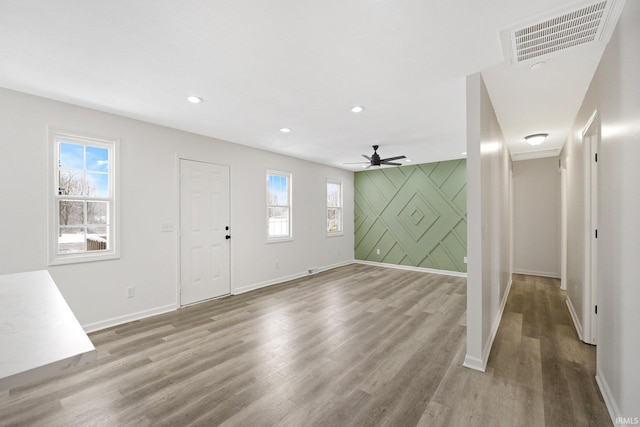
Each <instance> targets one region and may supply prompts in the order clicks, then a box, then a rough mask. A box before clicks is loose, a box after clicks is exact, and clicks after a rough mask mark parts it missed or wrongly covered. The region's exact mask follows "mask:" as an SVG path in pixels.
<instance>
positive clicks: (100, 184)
mask: <svg viewBox="0 0 640 427" xmlns="http://www.w3.org/2000/svg"><path fill="white" fill-rule="evenodd" d="M60 168H61V169H75V170H79V171H81V172H79V173H80V174H81V175H82V176H84V179H85V181H84V182H86V188H87V189H88V193H89V194H87V195H91V196H97V197H108V196H109V174H108V172H109V150H108V149H107V148H102V147H94V146H90V145H83V144H73V143H69V142H61V143H60ZM73 175H75V176H78V174H77V173H74V174H73Z"/></svg>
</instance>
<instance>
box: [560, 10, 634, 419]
mask: <svg viewBox="0 0 640 427" xmlns="http://www.w3.org/2000/svg"><path fill="white" fill-rule="evenodd" d="M639 22H640V2H637V1H628V2H626V5H625V8H624V11H623V13H622V16H621V17H620V20H619V21H618V26H617V28H616V30H615V32H614V35H613V37H612V39H611V41H610V42H609V45H608V46H607V49H606V50H605V53H604V55H603V57H602V60H601V62H600V65H599V67H598V70H597V71H596V74H595V76H594V79H593V81H592V83H591V86H590V88H589V90H588V92H587V95H586V97H585V100H584V102H583V104H582V107H581V109H580V112H579V113H578V115H577V118H576V121H575V123H574V125H573V132H572V134H571V137H570V138H569V140H568V141H567V144H566V146H565V149H564V152H563V155H564V156H566V157H567V161H568V164H567V173H568V178H569V180H570V181H569V182H570V185H571V187H570V188H569V196H570V197H571V198H572V200H569V209H570V210H569V214H570V216H569V223H570V224H571V225H570V227H569V232H572V228H576V229H578V230H579V229H580V227H583V224H584V223H583V218H581V216H580V209H579V206H578V209H576V208H574V207H572V204H573V203H576V204H579V203H580V202H581V201H582V200H583V199H582V197H583V192H582V191H581V187H580V185H579V184H580V180H581V179H582V177H583V170H582V169H581V162H580V161H579V157H580V155H581V150H582V147H581V140H580V138H579V134H580V133H581V132H582V130H583V129H584V127H585V126H586V124H587V120H588V119H589V117H590V115H591V114H592V113H593V112H594V111H596V110H597V111H598V114H599V116H600V122H601V129H602V131H601V133H602V139H601V145H600V149H599V155H598V169H599V171H598V173H599V188H598V193H599V200H598V265H597V268H598V284H599V285H598V321H597V340H598V346H597V380H598V384H599V385H600V390H601V391H602V394H603V396H604V398H605V402H606V403H607V406H608V408H609V410H610V413H611V416H612V418H613V419H614V422H615V418H616V417H619V416H620V417H640V398H639V397H638V396H640V368H639V367H638V361H640V338H639V334H638V325H640V309H639V308H640V286H639V285H638V283H639V281H640V261H639V260H640V243H639V242H640V222H639V221H638V218H639V215H638V213H639V212H640V197H639V194H640V192H639V190H638V183H639V182H640V167H639V165H638V162H639V161H640V80H639V77H638V76H640V50H638V46H640V25H638V23H639ZM574 222H577V224H575V223H574ZM572 223H573V224H572ZM576 232H577V231H573V234H574V239H572V240H571V239H570V241H569V247H568V251H569V260H571V259H572V258H574V261H573V264H574V265H573V272H572V275H573V283H572V281H571V278H570V279H569V288H568V291H569V296H570V297H571V298H572V301H574V303H577V302H578V301H580V299H579V297H580V294H579V292H580V289H579V286H578V289H574V285H575V284H576V283H577V284H578V285H579V279H580V277H578V276H579V273H580V271H579V270H580V268H578V267H583V264H581V263H580V262H579V259H577V260H576V259H575V258H576V253H577V255H578V257H579V255H580V254H582V253H584V247H583V246H584V241H581V239H579V238H575V237H576V236H575V234H576ZM575 264H578V266H576V265H575ZM570 269H571V267H570ZM576 311H577V312H578V313H580V311H581V310H579V309H577V310H576ZM636 419H637V418H636Z"/></svg>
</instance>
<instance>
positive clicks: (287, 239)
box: [265, 237, 293, 244]
mask: <svg viewBox="0 0 640 427" xmlns="http://www.w3.org/2000/svg"><path fill="white" fill-rule="evenodd" d="M283 242H293V237H283V238H281V239H267V241H266V242H265V243H267V244H270V243H283Z"/></svg>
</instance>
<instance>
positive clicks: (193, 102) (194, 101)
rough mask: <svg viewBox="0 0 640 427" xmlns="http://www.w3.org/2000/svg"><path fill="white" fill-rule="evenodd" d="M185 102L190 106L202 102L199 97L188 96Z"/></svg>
mask: <svg viewBox="0 0 640 427" xmlns="http://www.w3.org/2000/svg"><path fill="white" fill-rule="evenodd" d="M187 101H189V102H190V103H192V104H200V103H201V102H202V98H200V97H199V96H193V95H192V96H190V97H188V98H187Z"/></svg>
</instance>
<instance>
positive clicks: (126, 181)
mask: <svg viewBox="0 0 640 427" xmlns="http://www.w3.org/2000/svg"><path fill="white" fill-rule="evenodd" d="M0 124H1V129H2V138H3V140H2V142H1V143H0V159H2V167H1V168H0V181H1V182H2V183H3V184H2V186H0V195H1V196H2V200H3V202H2V209H0V236H1V240H0V274H8V273H16V272H21V271H30V270H43V269H48V270H49V272H50V273H51V276H52V277H53V278H54V280H55V281H56V284H57V285H58V287H59V288H60V291H61V292H62V294H63V295H64V297H65V299H66V300H67V302H68V303H69V305H70V307H71V309H72V310H73V312H74V313H75V314H76V317H77V318H78V320H79V321H80V323H81V324H82V325H84V326H85V328H87V329H90V330H95V329H99V328H101V327H106V326H109V325H112V324H117V323H122V322H124V321H128V320H132V319H135V318H140V317H144V316H147V315H151V314H155V313H158V312H162V311H169V310H172V309H175V308H176V307H177V306H178V304H179V301H178V287H179V285H178V259H179V253H178V248H179V246H178V238H177V234H178V233H177V229H178V224H179V221H178V218H179V209H178V175H177V166H178V158H180V157H182V158H186V159H192V160H200V161H206V162H211V163H218V164H223V165H228V166H230V171H231V207H230V210H231V224H230V227H231V233H232V240H231V291H232V293H237V292H242V291H246V290H249V289H252V288H256V287H261V286H265V285H268V284H271V283H275V282H278V281H281V280H285V279H288V278H292V277H297V276H300V275H304V274H307V272H308V269H310V268H320V269H321V268H326V267H331V266H336V265H341V264H346V263H349V262H352V261H353V172H350V171H345V170H341V169H337V168H332V167H329V166H324V165H320V164H317V163H312V162H308V161H304V160H299V159H295V158H292V157H288V156H283V155H279V154H274V153H270V152H267V151H262V150H257V149H253V148H249V147H245V146H241V145H238V144H232V143H229V142H225V141H220V140H216V139H213V138H208V137H204V136H199V135H195V134H191V133H187V132H182V131H178V130H175V129H170V128H167V127H163V126H159V125H154V124H150V123H145V122H141V121H137V120H133V119H128V118H124V117H121V116H117V115H113V114H108V113H104V112H99V111H95V110H91V109H88V108H83V107H79V106H75V105H71V104H67V103H62V102H57V101H53V100H50V99H45V98H40V97H36V96H32V95H27V94H24V93H20V92H15V91H10V90H6V89H1V88H0ZM48 126H53V127H55V128H57V129H61V130H67V131H75V132H79V133H80V134H88V135H91V136H96V137H101V136H102V137H105V138H119V139H120V143H119V151H120V159H119V161H120V164H119V165H118V166H119V179H120V200H119V201H120V206H121V211H120V213H121V216H120V223H121V233H120V234H121V238H120V241H121V246H120V255H121V256H120V259H117V260H110V261H100V262H90V263H81V264H70V265H58V266H48V265H47V260H48V257H47V237H48V234H47V233H48V230H47V225H48V219H47V211H48V208H49V207H48V206H47V203H48V194H47V190H48V188H49V176H48V175H47V173H48V172H47V171H48V170H49V168H48ZM267 169H275V170H282V171H287V172H291V173H292V174H293V183H294V185H293V202H292V209H293V240H292V241H287V242H281V243H267V236H266V233H267V231H266V230H267V228H266V224H267V221H266V217H265V215H266V207H265V203H266V184H265V182H266V181H265V174H266V170H267ZM327 178H330V179H335V180H340V181H342V183H343V191H344V194H343V198H344V206H343V213H344V221H343V224H344V235H343V236H335V237H334V236H332V237H327V236H326V180H327ZM163 223H172V224H174V225H175V226H176V227H175V229H176V232H171V233H166V232H162V227H161V226H162V224H163ZM131 285H135V287H136V290H135V297H134V298H127V297H126V294H127V292H126V289H127V287H128V286H131Z"/></svg>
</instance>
